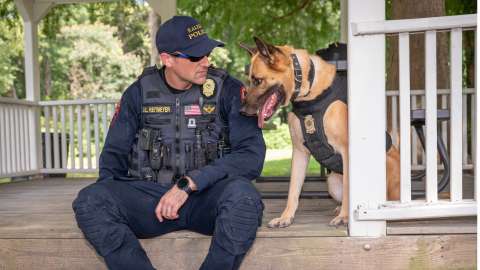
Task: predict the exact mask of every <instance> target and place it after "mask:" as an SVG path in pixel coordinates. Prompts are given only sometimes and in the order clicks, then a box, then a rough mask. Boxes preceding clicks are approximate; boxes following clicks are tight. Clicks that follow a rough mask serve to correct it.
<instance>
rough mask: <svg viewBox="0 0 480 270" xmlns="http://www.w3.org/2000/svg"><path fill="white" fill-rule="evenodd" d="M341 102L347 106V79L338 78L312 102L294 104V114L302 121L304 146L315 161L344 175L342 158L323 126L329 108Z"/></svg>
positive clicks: (343, 77)
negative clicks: (338, 101)
mask: <svg viewBox="0 0 480 270" xmlns="http://www.w3.org/2000/svg"><path fill="white" fill-rule="evenodd" d="M337 100H340V101H341V102H343V103H345V104H347V79H346V77H345V76H336V77H335V79H334V80H333V83H332V85H331V86H330V87H329V88H327V89H326V90H325V91H324V92H323V93H322V94H321V95H320V96H318V97H317V98H316V99H314V100H311V101H301V102H294V103H293V113H295V115H296V116H297V117H298V118H299V119H300V124H301V126H302V133H303V138H304V140H305V143H304V145H305V146H306V147H307V149H308V150H309V151H310V153H312V155H313V157H314V158H315V160H317V161H318V162H319V163H320V164H322V166H324V167H326V168H327V169H329V170H331V171H334V172H337V173H343V170H342V169H343V166H342V156H341V155H340V154H339V153H336V152H335V150H334V149H333V147H332V146H331V145H330V144H329V143H328V141H327V136H326V135H325V128H324V126H323V116H324V115H325V111H326V110H327V108H328V106H329V105H330V104H332V103H333V102H334V101H337Z"/></svg>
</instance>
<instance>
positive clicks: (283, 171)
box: [262, 158, 320, 176]
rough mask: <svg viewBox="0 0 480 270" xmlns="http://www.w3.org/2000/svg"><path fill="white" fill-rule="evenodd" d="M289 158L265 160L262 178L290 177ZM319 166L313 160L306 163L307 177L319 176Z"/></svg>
mask: <svg viewBox="0 0 480 270" xmlns="http://www.w3.org/2000/svg"><path fill="white" fill-rule="evenodd" d="M290 162H291V159H290V158H285V159H277V160H265V165H264V166H263V171H262V176H290ZM319 174H320V165H319V164H318V162H317V161H315V160H314V159H310V163H308V171H307V175H319Z"/></svg>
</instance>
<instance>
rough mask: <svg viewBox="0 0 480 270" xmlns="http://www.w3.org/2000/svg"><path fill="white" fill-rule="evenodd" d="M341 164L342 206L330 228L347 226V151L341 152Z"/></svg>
mask: <svg viewBox="0 0 480 270" xmlns="http://www.w3.org/2000/svg"><path fill="white" fill-rule="evenodd" d="M342 162H343V179H342V180H343V189H342V206H341V207H340V213H338V215H337V216H336V217H335V218H334V219H332V221H330V225H331V226H339V225H342V224H344V225H347V224H348V205H349V194H348V191H349V182H348V150H343V151H342Z"/></svg>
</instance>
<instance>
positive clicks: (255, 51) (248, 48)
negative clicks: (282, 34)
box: [238, 42, 258, 56]
mask: <svg viewBox="0 0 480 270" xmlns="http://www.w3.org/2000/svg"><path fill="white" fill-rule="evenodd" d="M238 45H239V46H240V47H242V48H244V49H245V50H246V51H247V52H248V53H249V54H250V56H253V55H254V54H256V53H257V51H258V50H257V48H255V47H250V46H248V45H246V44H244V43H241V42H240V43H238Z"/></svg>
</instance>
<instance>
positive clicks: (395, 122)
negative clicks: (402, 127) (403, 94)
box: [391, 96, 398, 144]
mask: <svg viewBox="0 0 480 270" xmlns="http://www.w3.org/2000/svg"><path fill="white" fill-rule="evenodd" d="M391 133H392V134H391V135H392V143H393V144H396V142H398V138H397V136H398V97H397V96H393V97H392V131H391Z"/></svg>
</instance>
